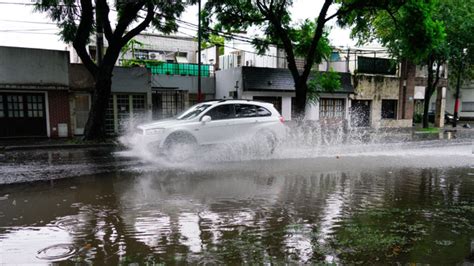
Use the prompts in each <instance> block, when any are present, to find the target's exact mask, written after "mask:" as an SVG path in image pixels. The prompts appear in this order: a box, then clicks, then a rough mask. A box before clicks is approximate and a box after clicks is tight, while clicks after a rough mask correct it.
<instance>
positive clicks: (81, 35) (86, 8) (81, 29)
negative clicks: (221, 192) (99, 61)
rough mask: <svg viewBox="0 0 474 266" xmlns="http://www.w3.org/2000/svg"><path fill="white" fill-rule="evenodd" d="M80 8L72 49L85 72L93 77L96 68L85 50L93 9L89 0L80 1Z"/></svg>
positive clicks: (92, 21) (92, 18)
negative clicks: (79, 17) (82, 64)
mask: <svg viewBox="0 0 474 266" xmlns="http://www.w3.org/2000/svg"><path fill="white" fill-rule="evenodd" d="M81 7H82V10H81V22H80V23H79V26H78V28H77V33H76V36H75V38H74V40H73V42H72V45H73V47H74V49H76V52H77V54H78V55H79V57H80V58H81V60H82V63H84V65H85V67H86V68H87V70H89V72H90V73H91V74H92V75H93V76H94V77H95V76H96V73H97V71H98V67H97V65H96V64H95V63H94V61H92V59H91V57H90V55H89V53H88V52H87V49H86V47H87V41H88V40H89V34H90V32H91V31H92V25H93V23H94V8H93V7H92V2H91V0H81Z"/></svg>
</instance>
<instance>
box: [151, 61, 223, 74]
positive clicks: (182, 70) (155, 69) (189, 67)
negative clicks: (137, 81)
mask: <svg viewBox="0 0 474 266" xmlns="http://www.w3.org/2000/svg"><path fill="white" fill-rule="evenodd" d="M146 67H147V68H148V69H150V70H151V74H153V75H180V76H197V75H198V73H199V72H198V64H187V63H186V64H180V63H162V64H158V65H155V64H154V65H148V64H147V65H146ZM201 76H202V77H211V76H214V66H213V65H201Z"/></svg>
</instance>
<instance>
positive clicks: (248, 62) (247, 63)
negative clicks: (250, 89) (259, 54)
mask: <svg viewBox="0 0 474 266" xmlns="http://www.w3.org/2000/svg"><path fill="white" fill-rule="evenodd" d="M245 66H253V62H252V60H247V61H245Z"/></svg>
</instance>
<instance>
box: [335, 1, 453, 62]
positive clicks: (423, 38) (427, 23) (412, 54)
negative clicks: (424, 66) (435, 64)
mask: <svg viewBox="0 0 474 266" xmlns="http://www.w3.org/2000/svg"><path fill="white" fill-rule="evenodd" d="M388 2H389V4H388V5H387V7H386V8H385V9H384V11H382V12H377V13H374V12H372V11H371V10H363V9H361V10H355V11H353V12H351V13H350V14H349V15H348V16H346V17H344V18H341V19H340V20H339V23H340V24H342V25H345V26H347V25H352V26H353V30H352V37H356V38H358V39H359V44H364V43H367V42H371V41H373V40H374V39H377V40H379V41H380V42H381V43H382V45H383V46H385V47H387V48H388V49H389V51H390V52H391V54H392V55H393V56H395V57H397V58H410V59H411V60H412V61H414V62H415V63H421V62H424V61H425V60H426V58H427V57H428V56H430V55H431V54H432V53H433V52H434V51H436V52H440V53H442V51H441V50H442V48H443V43H444V41H445V40H446V33H445V30H444V26H443V23H442V22H441V21H439V20H437V19H436V18H435V17H434V14H435V12H436V11H437V9H436V8H437V4H438V2H437V0H424V1H419V0H408V1H406V3H405V4H403V5H401V4H399V3H397V2H398V1H388Z"/></svg>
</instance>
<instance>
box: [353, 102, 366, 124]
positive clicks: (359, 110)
mask: <svg viewBox="0 0 474 266" xmlns="http://www.w3.org/2000/svg"><path fill="white" fill-rule="evenodd" d="M351 125H352V126H353V127H369V126H370V101H367V100H353V101H352V107H351Z"/></svg>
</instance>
